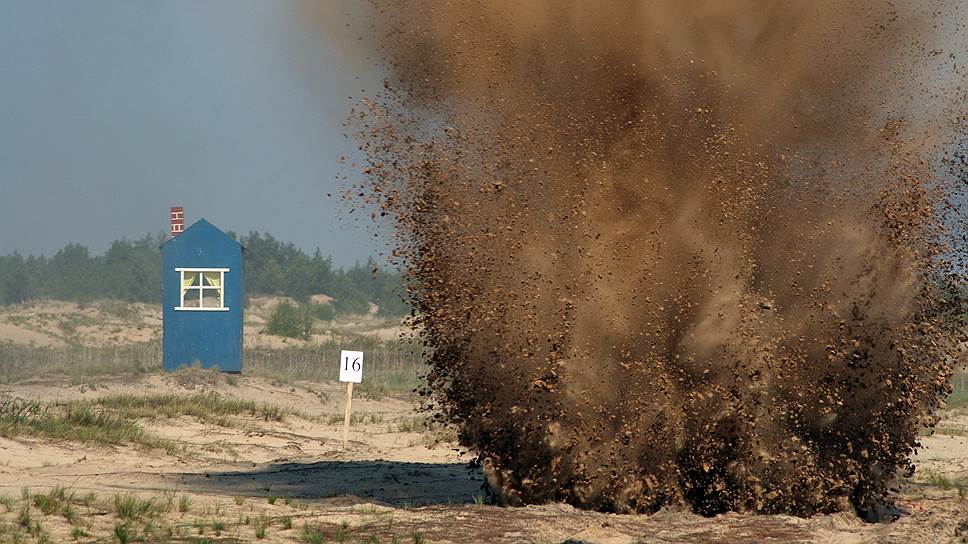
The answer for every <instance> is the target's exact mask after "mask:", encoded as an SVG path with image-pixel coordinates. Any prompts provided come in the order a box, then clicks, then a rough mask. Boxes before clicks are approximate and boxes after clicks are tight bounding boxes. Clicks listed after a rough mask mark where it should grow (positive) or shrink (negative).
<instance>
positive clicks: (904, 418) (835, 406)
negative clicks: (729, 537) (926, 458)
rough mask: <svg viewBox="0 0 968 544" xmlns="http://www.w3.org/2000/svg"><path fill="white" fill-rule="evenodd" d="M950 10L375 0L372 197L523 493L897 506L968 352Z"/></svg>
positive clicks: (805, 510)
mask: <svg viewBox="0 0 968 544" xmlns="http://www.w3.org/2000/svg"><path fill="white" fill-rule="evenodd" d="M952 4H953V5H951V6H949V5H948V3H946V2H941V1H926V2H918V3H916V6H908V7H902V6H898V5H895V4H894V2H890V1H887V0H850V1H848V0H824V1H817V2H768V3H763V2H759V1H757V0H729V1H721V0H688V1H683V0H654V1H650V2H620V1H615V2H583V1H577V0H576V1H570V2H501V1H483V0H481V1H474V0H468V1H453V2H425V1H420V0H414V1H405V0H403V1H394V2H389V3H385V2H379V3H375V4H374V5H373V6H372V8H371V14H370V16H371V21H372V28H371V30H370V34H371V35H372V36H373V42H374V44H375V45H376V47H377V49H378V51H379V52H380V54H381V58H382V59H383V61H384V63H385V65H386V66H387V67H388V69H389V71H390V75H389V76H388V78H387V81H386V88H385V90H384V91H383V92H382V93H381V94H380V95H379V96H378V97H377V98H376V99H371V100H367V101H365V102H364V103H363V104H362V105H361V106H360V107H359V108H357V109H356V110H355V112H354V116H353V119H352V122H353V125H354V127H355V129H354V130H355V131H356V136H357V137H358V139H359V141H360V144H361V149H362V150H363V152H364V153H365V155H366V164H365V165H364V167H363V168H364V170H363V176H362V181H360V182H359V183H358V184H356V185H355V186H354V187H353V189H352V196H353V198H355V199H358V200H362V201H364V202H365V205H366V206H370V207H372V209H374V210H375V212H374V215H376V214H379V215H380V216H382V217H386V218H387V219H389V220H390V221H392V222H393V224H394V225H395V226H396V227H397V232H398V233H399V239H398V240H397V244H396V249H395V253H394V254H395V256H396V258H397V259H398V262H399V263H400V264H401V266H402V267H403V268H404V269H405V270H406V271H407V273H408V275H409V278H410V288H409V296H410V297H411V300H412V302H413V304H414V306H415V308H416V310H417V313H416V317H415V321H416V323H417V324H418V325H419V326H420V330H421V334H422V337H423V340H424V342H425V343H426V344H427V345H428V346H429V347H430V348H432V356H431V360H430V364H431V370H430V373H429V384H430V387H429V390H430V391H431V392H432V394H433V395H434V396H435V398H436V400H437V402H438V404H439V406H440V407H441V410H442V413H443V415H444V416H445V417H446V418H447V419H449V420H450V421H452V422H454V423H455V424H456V425H458V426H459V429H460V440H461V443H462V444H464V445H465V446H467V447H469V448H471V449H473V450H474V451H476V452H478V453H479V455H480V461H481V463H482V464H483V466H484V469H485V472H486V474H487V477H488V482H489V484H490V487H491V489H492V490H493V492H494V493H495V496H496V497H497V498H498V500H500V501H502V502H504V503H507V504H521V503H532V502H543V501H566V502H569V503H572V504H574V505H577V506H580V507H585V508H595V509H600V510H606V511H617V512H627V511H637V512H652V511H656V510H657V509H659V508H661V507H663V506H679V505H685V506H688V507H689V508H691V509H692V510H693V511H695V512H698V513H701V514H706V515H712V514H716V513H719V512H723V511H727V510H735V511H748V512H760V513H792V514H796V515H811V514H814V513H818V512H832V511H838V510H844V509H848V508H851V507H853V508H855V509H856V510H857V511H859V512H861V513H863V514H865V515H872V516H875V515H877V513H878V512H879V511H880V509H882V507H883V505H884V504H885V498H886V497H887V496H888V494H889V491H890V488H891V485H892V481H893V480H894V478H895V477H896V475H898V474H900V473H904V472H906V471H910V470H912V466H911V464H910V461H909V458H910V456H911V454H912V452H913V451H914V450H915V448H917V446H918V441H917V437H918V433H919V430H920V429H921V428H922V426H925V425H931V424H932V422H933V417H932V413H933V411H934V410H935V409H936V408H938V406H939V405H940V403H941V399H943V397H944V395H945V394H946V393H947V391H948V385H947V379H948V377H949V375H950V372H951V360H952V358H953V357H954V356H955V349H956V345H957V342H958V341H963V329H962V328H960V327H962V326H963V324H962V323H960V322H959V321H958V320H957V319H956V318H955V317H953V316H955V315H956V311H955V308H956V306H957V305H958V304H960V298H959V296H960V295H959V289H962V288H963V284H961V285H959V282H963V273H964V270H965V268H964V264H963V263H962V264H959V263H957V262H956V260H957V258H956V257H952V255H957V254H958V253H957V251H959V248H957V247H956V248H954V250H953V249H952V247H951V245H950V242H951V241H952V240H954V238H952V236H953V234H952V232H957V228H955V229H954V231H953V230H952V229H951V227H952V226H954V227H961V228H963V226H964V223H963V221H964V219H963V216H962V215H959V214H960V211H961V210H959V209H958V208H957V207H952V205H951V202H952V200H951V199H952V191H953V190H955V189H957V188H958V187H959V185H958V184H959V183H960V184H964V177H963V174H962V177H960V178H958V177H957V175H958V174H957V172H955V171H954V170H953V169H952V168H950V166H951V164H952V162H949V163H943V162H942V159H943V157H944V156H945V155H946V154H951V153H952V149H954V148H953V147H951V146H953V145H954V143H953V142H955V139H956V137H957V136H958V131H959V130H963V128H964V126H965V125H964V119H965V117H964V115H963V113H962V112H961V110H960V109H959V108H962V107H963V102H962V100H963V98H964V97H963V96H962V94H961V93H962V88H961V87H960V85H961V84H962V83H963V74H962V72H960V71H959V68H958V67H957V65H956V64H955V62H954V58H953V56H949V54H948V53H949V51H948V50H945V49H944V47H945V46H946V44H947V45H950V42H945V40H947V39H949V38H950V36H951V35H952V34H951V33H957V32H960V31H963V30H964V29H963V28H960V27H958V28H949V27H948V26H945V25H946V21H951V19H946V18H945V17H944V14H946V13H949V11H950V10H957V9H958V8H957V5H954V4H957V3H952ZM946 32H947V33H948V34H946ZM944 36H948V38H945V37H944ZM939 41H940V42H942V43H940V44H939V43H938V42H939ZM949 158H950V156H949ZM946 164H947V166H948V167H947V168H946V166H945V165H946ZM952 176H954V177H952ZM951 179H956V180H958V181H956V182H951V181H950V180H951ZM961 232H962V233H963V231H961ZM962 235H963V234H962ZM961 249H962V250H963V247H962V248H961ZM959 267H960V268H959Z"/></svg>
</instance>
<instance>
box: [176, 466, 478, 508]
mask: <svg viewBox="0 0 968 544" xmlns="http://www.w3.org/2000/svg"><path fill="white" fill-rule="evenodd" d="M171 479H172V480H174V482H173V483H177V485H179V486H184V487H186V488H189V489H192V490H194V491H198V492H206V493H218V494H224V495H241V496H251V497H260V496H261V497H270V496H275V497H283V498H286V497H292V498H298V499H303V500H318V499H327V498H334V497H340V496H344V495H349V496H352V497H358V498H359V499H362V500H364V501H367V502H376V503H382V504H388V505H393V506H425V505H432V504H461V503H467V502H474V497H475V496H477V495H479V494H481V493H482V492H483V488H482V483H483V481H484V477H483V475H482V474H481V472H480V471H479V470H471V469H470V468H468V466H467V464H465V463H401V462H394V461H319V462H316V463H278V464H269V465H263V466H261V467H258V468H255V469H253V470H248V471H227V472H207V473H182V474H175V475H172V477H171Z"/></svg>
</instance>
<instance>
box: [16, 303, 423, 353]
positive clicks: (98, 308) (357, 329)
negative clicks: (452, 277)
mask: <svg viewBox="0 0 968 544" xmlns="http://www.w3.org/2000/svg"><path fill="white" fill-rule="evenodd" d="M321 296H322V295H317V297H316V298H317V299H320V298H319V297H321ZM320 300H322V299H320ZM284 301H288V302H291V303H292V302H293V301H292V300H290V299H287V298H285V297H268V296H264V297H252V299H251V300H250V301H249V306H247V307H246V310H245V327H244V343H245V346H246V347H250V348H284V347H305V346H307V345H314V344H319V343H322V342H327V341H330V340H332V339H334V338H339V337H343V336H348V335H349V336H354V335H362V334H365V335H368V336H374V337H376V338H379V339H381V340H392V339H395V338H399V337H400V336H401V334H403V333H404V332H405V330H409V329H405V328H404V327H402V326H401V323H400V322H399V320H395V319H385V318H382V317H378V316H377V315H375V313H376V311H377V308H376V307H375V306H374V307H373V308H371V310H372V311H371V313H369V314H366V315H358V316H341V317H340V318H338V319H337V320H334V321H332V322H321V321H319V322H317V323H316V325H315V327H314V333H313V335H312V337H311V338H310V339H309V340H299V339H293V338H283V337H279V336H272V335H269V334H265V325H266V320H267V319H268V317H269V315H270V314H271V313H272V310H273V309H275V307H276V306H277V305H279V304H280V303H282V302H284ZM161 325H162V319H161V306H160V305H157V304H143V303H129V302H123V301H118V300H98V301H93V302H90V303H86V304H78V303H75V302H60V301H38V302H33V303H29V304H20V305H16V306H10V307H7V308H3V309H0V342H11V343H14V344H20V345H34V346H39V347H47V346H51V347H60V346H64V345H66V344H74V345H81V346H92V347H103V346H118V345H128V344H137V343H141V342H149V341H157V340H160V339H161Z"/></svg>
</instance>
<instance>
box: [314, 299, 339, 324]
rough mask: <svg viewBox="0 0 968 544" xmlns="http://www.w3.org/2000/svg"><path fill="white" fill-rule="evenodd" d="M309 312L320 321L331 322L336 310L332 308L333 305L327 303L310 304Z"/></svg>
mask: <svg viewBox="0 0 968 544" xmlns="http://www.w3.org/2000/svg"><path fill="white" fill-rule="evenodd" d="M309 310H310V312H311V313H312V315H313V317H315V318H316V319H318V320H320V321H332V320H333V319H334V318H336V309H335V308H333V305H332V304H329V303H326V304H319V303H312V304H310V305H309Z"/></svg>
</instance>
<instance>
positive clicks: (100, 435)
mask: <svg viewBox="0 0 968 544" xmlns="http://www.w3.org/2000/svg"><path fill="white" fill-rule="evenodd" d="M21 435H26V436H39V437H44V438H50V439H54V440H70V441H74V442H82V443H95V444H104V445H112V446H120V445H135V446H140V447H144V448H147V449H160V450H164V451H166V452H167V453H178V452H180V451H181V450H182V447H181V445H180V444H179V443H177V442H175V441H172V440H166V439H163V438H159V437H156V436H154V435H152V434H150V433H148V432H147V431H145V430H144V429H142V428H141V426H140V425H138V424H137V422H135V421H132V420H131V419H129V418H127V417H125V416H124V415H122V414H117V413H113V412H111V411H108V410H105V409H97V407H96V406H95V405H94V404H93V403H87V402H68V403H51V404H41V403H40V402H37V401H25V400H20V399H15V398H10V397H3V398H0V436H5V437H15V436H21Z"/></svg>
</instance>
